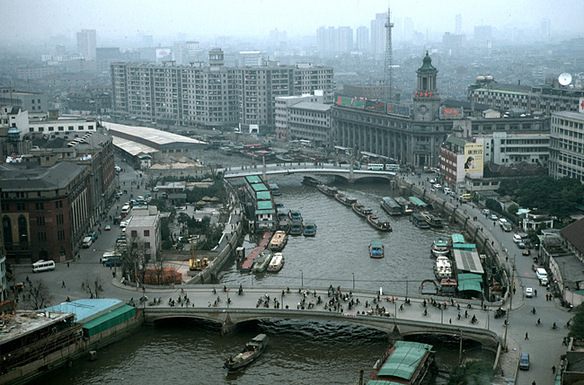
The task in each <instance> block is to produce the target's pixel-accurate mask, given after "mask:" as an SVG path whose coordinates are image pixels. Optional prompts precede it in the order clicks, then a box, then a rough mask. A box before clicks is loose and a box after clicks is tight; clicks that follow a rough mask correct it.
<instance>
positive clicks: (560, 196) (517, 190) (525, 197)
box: [497, 176, 584, 218]
mask: <svg viewBox="0 0 584 385" xmlns="http://www.w3.org/2000/svg"><path fill="white" fill-rule="evenodd" d="M497 192H498V193H499V194H500V195H508V196H510V197H511V198H512V199H513V200H514V201H515V202H517V203H518V205H519V206H520V207H526V208H529V209H532V210H537V211H538V212H540V213H542V214H547V215H551V216H556V217H558V218H569V217H570V215H571V214H573V213H574V211H576V209H577V206H579V205H582V204H583V203H584V186H583V185H582V184H581V183H580V181H578V180H577V179H572V178H562V179H553V178H552V177H549V176H540V177H535V178H528V179H506V180H503V181H501V184H500V186H499V189H498V190H497ZM516 211H517V210H515V212H516Z"/></svg>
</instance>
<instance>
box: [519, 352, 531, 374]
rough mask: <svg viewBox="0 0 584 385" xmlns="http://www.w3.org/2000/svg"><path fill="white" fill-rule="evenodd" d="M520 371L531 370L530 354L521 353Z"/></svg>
mask: <svg viewBox="0 0 584 385" xmlns="http://www.w3.org/2000/svg"><path fill="white" fill-rule="evenodd" d="M519 369H521V370H529V353H521V358H519Z"/></svg>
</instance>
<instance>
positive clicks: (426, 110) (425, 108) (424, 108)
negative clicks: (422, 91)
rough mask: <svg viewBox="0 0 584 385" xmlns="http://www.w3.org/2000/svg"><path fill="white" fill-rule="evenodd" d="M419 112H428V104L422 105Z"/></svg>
mask: <svg viewBox="0 0 584 385" xmlns="http://www.w3.org/2000/svg"><path fill="white" fill-rule="evenodd" d="M418 112H420V114H422V115H424V114H425V113H426V112H428V107H426V106H424V105H421V106H420V107H419V108H418Z"/></svg>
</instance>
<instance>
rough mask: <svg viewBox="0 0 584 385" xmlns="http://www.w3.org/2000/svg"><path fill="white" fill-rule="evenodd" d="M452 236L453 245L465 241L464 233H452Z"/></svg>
mask: <svg viewBox="0 0 584 385" xmlns="http://www.w3.org/2000/svg"><path fill="white" fill-rule="evenodd" d="M450 237H451V238H452V244H453V245H454V244H455V243H465V240H464V235H462V234H452V235H451V236H450Z"/></svg>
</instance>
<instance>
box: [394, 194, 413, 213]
mask: <svg viewBox="0 0 584 385" xmlns="http://www.w3.org/2000/svg"><path fill="white" fill-rule="evenodd" d="M395 201H396V202H397V203H398V204H399V205H400V206H401V208H402V212H403V213H404V214H405V215H409V214H411V213H412V212H413V211H414V210H412V208H411V207H410V203H409V201H408V200H407V199H406V198H404V197H396V198H395Z"/></svg>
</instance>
